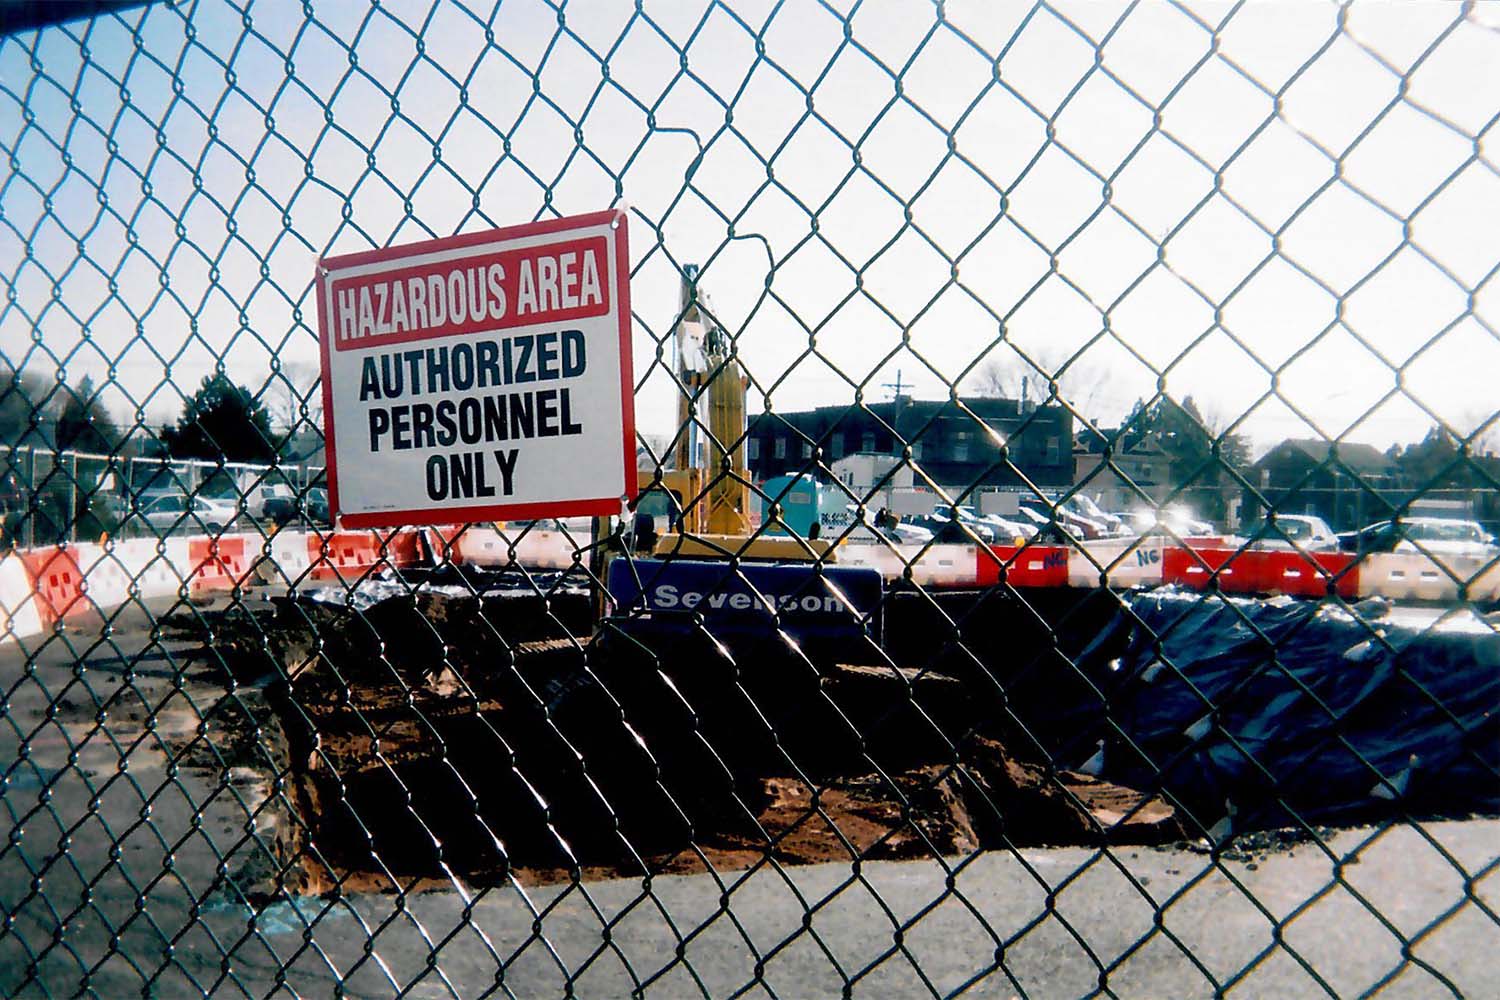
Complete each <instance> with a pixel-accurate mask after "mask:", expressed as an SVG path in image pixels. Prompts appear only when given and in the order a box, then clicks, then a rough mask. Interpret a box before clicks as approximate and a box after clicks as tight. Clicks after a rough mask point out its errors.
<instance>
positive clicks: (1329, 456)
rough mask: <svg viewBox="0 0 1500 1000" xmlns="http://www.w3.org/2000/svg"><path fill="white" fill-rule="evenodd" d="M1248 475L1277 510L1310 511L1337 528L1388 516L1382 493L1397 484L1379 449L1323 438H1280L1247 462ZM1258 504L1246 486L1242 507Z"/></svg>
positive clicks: (1391, 466)
mask: <svg viewBox="0 0 1500 1000" xmlns="http://www.w3.org/2000/svg"><path fill="white" fill-rule="evenodd" d="M1247 478H1248V479H1249V481H1250V482H1251V484H1252V485H1254V486H1255V487H1257V489H1258V490H1259V491H1260V493H1261V495H1262V496H1264V497H1265V498H1266V500H1267V501H1269V502H1270V504H1271V505H1272V506H1273V507H1274V508H1275V509H1276V510H1277V511H1278V512H1279V513H1282V514H1315V515H1317V516H1318V517H1321V518H1323V520H1325V521H1327V522H1328V523H1329V524H1330V525H1332V526H1333V528H1334V530H1336V531H1345V530H1348V529H1351V528H1358V527H1362V526H1363V525H1365V524H1368V523H1370V522H1371V521H1374V520H1379V519H1381V518H1384V517H1388V516H1389V506H1388V503H1387V502H1386V501H1385V500H1383V499H1382V497H1384V496H1387V495H1390V494H1392V493H1394V492H1395V491H1396V489H1397V488H1398V487H1399V485H1400V483H1399V482H1398V476H1397V469H1396V466H1395V464H1394V463H1393V462H1392V461H1391V460H1390V459H1389V458H1387V457H1386V456H1385V455H1383V454H1381V453H1380V451H1379V450H1378V449H1376V448H1374V447H1372V446H1371V445H1368V444H1357V443H1354V442H1347V441H1346V442H1340V443H1339V444H1338V445H1333V444H1330V443H1329V442H1327V441H1325V440H1323V439H1322V438H1301V439H1296V440H1288V441H1283V442H1281V443H1280V444H1278V445H1277V446H1276V447H1274V448H1272V449H1271V450H1270V451H1268V452H1266V453H1265V454H1264V455H1262V456H1261V458H1260V460H1259V461H1257V462H1256V463H1255V464H1254V465H1252V466H1251V467H1250V474H1249V475H1248V476H1247ZM1260 507H1261V505H1260V503H1259V502H1258V501H1256V500H1255V499H1254V494H1253V493H1250V492H1249V491H1247V493H1246V496H1245V503H1244V510H1245V511H1247V512H1252V513H1253V512H1254V511H1256V510H1257V509H1258V508H1260Z"/></svg>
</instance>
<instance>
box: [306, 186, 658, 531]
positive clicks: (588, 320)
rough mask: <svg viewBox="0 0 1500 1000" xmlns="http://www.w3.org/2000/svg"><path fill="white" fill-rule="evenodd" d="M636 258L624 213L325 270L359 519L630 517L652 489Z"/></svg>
mask: <svg viewBox="0 0 1500 1000" xmlns="http://www.w3.org/2000/svg"><path fill="white" fill-rule="evenodd" d="M628 264H629V247H628V245H627V242H626V225H625V215H624V213H623V212H615V211H611V212H600V213H596V214H593V215H585V216H577V217H574V218H569V219H556V220H549V221H547V222H539V223H534V224H531V225H527V226H518V227H515V228H510V229H498V230H494V231H491V232H486V233H470V234H465V235H463V236H455V237H452V238H449V239H441V240H432V241H429V242H425V243H414V244H410V245H407V246H401V247H391V248H389V249H385V250H372V251H369V252H367V253H357V254H349V255H347V256H341V257H328V258H325V259H323V260H322V261H320V262H319V267H318V283H317V288H318V322H319V335H320V339H321V346H322V362H323V414H324V432H325V436H326V440H327V448H328V493H329V501H330V504H331V506H332V508H333V510H334V512H335V513H337V514H338V515H339V516H340V519H341V523H343V524H344V525H346V526H348V527H353V528H366V527H384V526H394V525H401V524H446V523H453V522H458V521H477V520H497V519H506V518H535V517H543V516H546V517H565V516H569V515H578V514H607V513H619V510H620V501H621V497H630V498H634V496H635V484H636V477H635V440H634V439H635V419H634V410H633V391H632V389H633V383H632V380H631V371H630V289H629V267H628Z"/></svg>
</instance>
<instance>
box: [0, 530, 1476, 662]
mask: <svg viewBox="0 0 1500 1000" xmlns="http://www.w3.org/2000/svg"><path fill="white" fill-rule="evenodd" d="M585 544H587V540H586V539H583V538H578V537H572V536H569V535H568V534H566V533H565V532H562V531H559V530H553V529H544V528H541V527H536V526H534V527H532V528H530V529H529V530H525V531H517V532H516V533H514V534H511V533H508V532H502V531H497V530H496V529H494V528H491V527H481V526H468V527H464V526H460V525H453V526H443V527H437V528H428V529H424V530H423V531H397V532H390V533H380V532H374V531H333V532H329V533H322V532H280V533H277V534H275V535H272V536H271V537H270V538H269V539H268V538H265V537H263V536H261V535H259V534H255V533H239V534H227V535H219V536H215V537H206V536H191V537H172V538H166V539H155V538H140V539H130V540H124V541H115V540H110V541H105V542H102V543H98V544H95V543H84V544H79V545H67V546H46V547H42V548H36V549H29V550H23V551H17V552H14V553H11V554H10V555H7V556H5V557H4V558H3V559H0V642H3V641H5V640H7V639H14V638H18V637H21V636H27V635H35V634H39V633H42V632H45V631H47V630H48V629H50V628H52V627H53V626H54V625H55V624H56V623H58V622H63V621H66V620H67V619H70V618H74V617H77V616H80V615H83V614H86V613H89V612H105V611H108V610H109V609H112V608H116V607H119V606H121V605H123V604H126V603H128V602H130V601H136V600H147V599H151V598H160V597H169V596H173V595H177V596H183V597H186V596H191V595H198V594H202V593H208V592H213V591H221V590H230V589H235V588H246V587H249V586H252V585H254V584H256V583H258V582H262V581H264V582H268V583H272V584H285V585H290V586H301V585H305V584H307V583H309V582H316V583H335V584H339V585H342V586H353V585H356V584H357V583H358V582H359V581H360V580H362V579H364V578H366V577H368V576H369V575H371V574H373V573H375V572H378V571H380V570H381V569H382V568H384V567H402V566H413V565H418V564H420V563H424V562H443V561H451V562H455V563H468V564H474V565H480V566H509V565H520V566H524V567H526V568H529V569H552V570H566V569H569V568H571V567H573V566H574V565H576V564H577V560H578V558H579V550H580V548H581V547H582V546H583V545H585ZM838 552H839V555H838V558H839V562H840V563H841V564H843V565H848V566H868V567H870V568H873V569H877V570H879V571H880V573H881V574H882V575H883V576H885V577H886V578H887V579H891V580H898V579H900V580H910V581H911V582H913V583H915V584H918V585H920V586H924V587H937V588H963V587H987V586H995V585H997V584H1000V583H1001V582H1002V581H1003V582H1004V583H1005V584H1007V585H1009V586H1012V587H1018V588H1036V587H1047V588H1060V587H1070V588H1075V589H1094V588H1100V587H1111V588H1115V589H1146V588H1150V587H1157V586H1163V585H1166V586H1176V587H1182V588H1185V589H1189V590H1216V591H1219V592H1221V593H1229V594H1285V595H1290V596H1297V597H1321V596H1325V595H1328V594H1337V595H1338V596H1340V597H1343V598H1346V599H1359V598H1364V597H1372V596H1376V595H1380V596H1384V597H1389V598H1391V599H1393V600H1398V601H1411V600H1420V601H1439V602H1441V601H1457V600H1459V599H1461V598H1465V597H1466V598H1467V599H1468V600H1472V601H1480V602H1486V601H1500V563H1496V564H1490V563H1487V562H1486V561H1485V560H1483V559H1480V558H1476V557H1467V556H1427V555H1423V554H1420V553H1406V552H1395V553H1380V554H1373V555H1367V556H1365V557H1363V558H1362V559H1357V558H1356V557H1355V556H1353V555H1351V554H1349V553H1343V552H1315V553H1303V552H1297V551H1289V550H1264V549H1240V548H1237V547H1235V545H1234V542H1233V540H1226V539H1219V538H1211V539H1210V538H1205V539H1186V540H1184V541H1183V542H1182V543H1181V544H1179V543H1175V542H1172V541H1164V540H1161V539H1145V540H1141V541H1136V542H1132V541H1127V540H1124V539H1103V540H1099V541H1094V542H1087V543H1084V544H1083V545H1082V546H1081V547H1077V548H1075V547H1072V546H1064V545H1041V544H1034V545H1024V546H1020V547H1015V546H1009V545H994V546H988V547H981V546H974V545H929V546H926V547H922V546H916V545H900V546H890V545H884V544H858V543H856V544H849V543H846V544H844V545H842V546H840V548H839V550H838ZM267 561H269V566H267V565H264V563H265V562H267Z"/></svg>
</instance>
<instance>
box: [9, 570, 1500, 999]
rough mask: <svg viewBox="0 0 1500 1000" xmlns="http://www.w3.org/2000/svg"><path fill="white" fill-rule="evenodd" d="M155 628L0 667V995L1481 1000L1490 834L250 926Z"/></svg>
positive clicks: (1008, 862) (779, 878)
mask: <svg viewBox="0 0 1500 1000" xmlns="http://www.w3.org/2000/svg"><path fill="white" fill-rule="evenodd" d="M223 600H224V599H223V598H219V599H218V600H217V602H216V603H217V604H220V605H221V604H222V603H223ZM161 610H162V609H161V608H160V607H154V608H153V612H155V614H159V613H160V611H161ZM153 617H155V615H147V614H146V613H145V612H144V611H142V610H139V609H137V610H135V611H129V612H125V613H123V614H121V615H120V616H119V617H118V618H117V619H116V620H115V621H114V623H113V624H112V625H111V627H110V628H109V629H107V630H101V629H100V628H99V627H98V626H92V627H90V628H87V629H83V630H79V629H76V628H75V629H70V630H68V631H65V632H63V633H61V634H58V635H54V636H48V637H45V638H40V639H35V640H23V641H21V642H19V643H16V642H12V643H8V644H6V645H4V646H0V684H3V687H4V690H5V692H6V697H5V701H4V711H3V723H0V759H3V760H4V761H6V762H7V763H6V768H7V770H6V780H5V784H4V788H3V791H0V808H3V810H4V816H3V819H0V825H3V826H4V827H6V828H7V830H8V836H7V838H6V839H5V841H4V842H3V845H0V906H3V913H4V918H5V919H4V924H3V927H0V995H5V996H28V997H29V996H73V995H79V994H82V995H92V996H99V997H109V998H113V997H125V996H141V995H149V996H157V997H178V996H204V995H213V996H216V997H217V996H254V997H260V996H269V995H278V996H305V997H325V996H347V997H393V996H397V995H401V996H407V997H416V998H428V997H465V998H467V997H478V996H508V995H514V996H519V997H541V996H566V995H574V996H580V997H613V996H630V995H632V994H636V995H646V996H652V997H679V996H712V997H719V996H730V995H735V994H739V995H755V996H766V995H773V996H782V997H823V996H838V995H842V994H852V995H855V996H861V997H866V996H867V997H910V996H927V995H939V996H943V995H949V994H952V993H955V992H957V991H960V990H967V991H968V992H966V993H965V995H974V996H998V997H1010V996H1023V995H1024V996H1032V997H1080V996H1090V995H1096V994H1103V995H1114V996H1120V997H1199V996H1212V995H1215V994H1216V993H1223V992H1229V993H1232V994H1233V995H1236V996H1246V997H1288V996H1317V995H1335V996H1359V995H1364V994H1367V993H1369V992H1371V991H1374V990H1377V989H1379V990H1380V995H1381V996H1382V997H1384V996H1392V997H1429V996H1431V997H1447V996H1465V997H1493V996H1500V972H1497V971H1496V966H1495V961H1494V955H1495V949H1496V945H1497V944H1500V917H1497V912H1500V875H1497V874H1496V868H1497V866H1500V822H1497V821H1496V820H1493V819H1474V820H1468V821H1448V822H1427V823H1422V824H1420V825H1409V824H1401V823H1398V824H1394V825H1390V826H1388V827H1383V828H1362V829H1352V830H1343V831H1338V832H1336V833H1333V834H1330V835H1329V836H1328V837H1327V839H1326V840H1325V842H1323V843H1321V844H1319V843H1311V842H1302V843H1274V842H1269V841H1268V842H1265V843H1262V844H1260V845H1259V846H1256V845H1255V844H1252V845H1249V846H1246V847H1243V848H1240V849H1236V850H1234V851H1231V852H1229V853H1228V854H1227V855H1224V856H1219V857H1215V856H1213V855H1211V854H1209V853H1207V852H1206V851H1205V850H1203V849H1202V848H1199V847H1193V846H1183V847H1178V848H1172V849H1152V848H1115V849H1112V850H1110V851H1109V852H1100V851H1094V850H1089V849H1083V848H1058V849H1026V850H1022V851H1017V852H1009V851H994V852H989V853H985V854H981V855H977V856H973V857H970V858H967V859H933V860H930V861H923V862H888V863H868V864H863V865H858V866H856V865H854V864H853V863H841V864H827V865H816V866H808V867H802V868H786V869H778V868H776V867H773V866H763V867H761V868H760V869H758V870H756V871H753V872H749V873H746V872H721V873H719V874H717V875H698V876H681V877H677V876H674V877H662V878H657V879H653V880H651V881H649V882H645V881H642V880H640V879H635V880H611V881H599V882H585V883H579V884H564V885H549V886H534V887H520V886H515V885H511V886H505V887H501V888H495V889H489V890H485V891H482V892H480V891H470V890H467V889H466V888H464V887H463V886H458V885H454V886H449V887H439V888H427V889H424V891H418V892H412V893H409V894H405V895H403V894H401V893H398V892H395V891H390V892H371V893H363V894H356V895H348V896H346V897H344V898H341V899H327V898H311V899H300V900H297V901H296V902H295V903H293V902H288V901H286V900H281V901H266V900H263V899H258V898H257V899H255V900H253V901H252V902H249V903H247V902H246V901H245V899H244V898H243V896H241V895H240V894H239V893H238V892H237V891H236V889H235V886H240V887H242V888H243V887H245V886H248V885H250V884H252V883H255V882H256V881H257V879H258V880H259V884H263V883H264V882H265V879H266V875H267V872H268V871H270V870H271V868H272V867H274V863H273V862H272V861H271V858H272V857H273V852H272V851H271V850H270V848H271V846H272V841H273V840H274V838H275V837H276V836H277V831H278V828H279V827H278V820H279V821H280V822H281V823H282V824H283V825H284V823H285V821H286V806H285V803H284V802H283V800H281V798H280V797H279V795H278V794H277V793H276V792H275V789H274V787H273V785H272V783H271V781H270V780H269V779H268V778H267V776H266V775H267V773H268V770H269V767H267V768H254V767H247V766H244V764H243V760H244V759H245V756H244V752H243V748H241V750H242V752H241V754H240V756H239V757H237V758H229V757H225V758H224V760H223V764H222V766H221V765H220V764H218V763H216V761H217V760H218V759H219V758H218V757H217V756H216V752H217V748H219V747H222V746H223V745H224V743H223V741H224V740H229V739H232V738H243V734H241V736H240V737H235V736H233V734H230V733H227V732H224V731H223V727H222V726H221V721H222V719H223V718H224V717H225V712H226V711H227V710H228V709H226V706H229V707H230V708H232V707H233V706H234V705H235V704H239V703H243V704H246V705H253V703H254V702H255V699H256V698H257V697H258V692H256V691H254V690H253V689H239V690H237V691H233V692H229V691H226V688H225V686H224V684H223V682H222V680H219V679H217V678H215V677H213V676H212V675H210V674H207V673H205V672H204V671H203V670H202V668H201V666H200V665H196V664H194V665H189V664H188V663H187V658H186V657H185V656H184V655H183V654H184V652H185V650H186V649H187V648H188V646H189V645H191V644H189V643H185V642H183V641H181V640H176V639H173V638H171V637H170V636H169V635H167V634H165V633H164V632H163V631H162V630H161V629H160V628H159V626H157V625H155V624H154V623H153ZM226 699H227V701H226ZM216 706H217V707H216ZM195 737H199V738H198V739H196V740H195ZM211 747H213V748H214V749H211ZM251 756H252V757H253V756H254V754H253V752H252V753H251ZM266 760H267V761H268V762H269V761H271V760H272V758H271V757H270V756H267V757H266Z"/></svg>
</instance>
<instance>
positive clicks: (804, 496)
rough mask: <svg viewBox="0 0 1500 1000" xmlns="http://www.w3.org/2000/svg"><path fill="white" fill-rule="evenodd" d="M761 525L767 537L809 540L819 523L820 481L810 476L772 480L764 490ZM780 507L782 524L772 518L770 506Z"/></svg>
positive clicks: (773, 478)
mask: <svg viewBox="0 0 1500 1000" xmlns="http://www.w3.org/2000/svg"><path fill="white" fill-rule="evenodd" d="M761 490H762V491H764V493H765V496H764V497H762V498H761V501H760V523H761V525H762V526H763V529H764V531H765V533H766V534H768V535H786V534H788V533H790V534H794V535H800V536H802V537H803V538H806V537H807V533H808V531H810V530H811V529H812V526H813V524H814V523H816V522H817V520H818V499H819V497H818V481H817V480H816V479H814V478H813V477H812V476H809V475H798V476H772V477H771V478H770V479H767V480H766V482H765V485H764V486H762V487H761ZM773 504H780V505H781V520H782V522H783V523H780V524H778V523H776V522H775V521H774V520H773V518H772V517H771V506H772V505H773Z"/></svg>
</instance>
